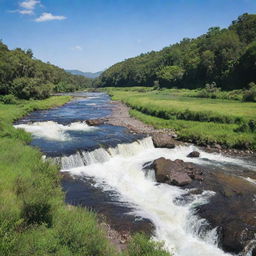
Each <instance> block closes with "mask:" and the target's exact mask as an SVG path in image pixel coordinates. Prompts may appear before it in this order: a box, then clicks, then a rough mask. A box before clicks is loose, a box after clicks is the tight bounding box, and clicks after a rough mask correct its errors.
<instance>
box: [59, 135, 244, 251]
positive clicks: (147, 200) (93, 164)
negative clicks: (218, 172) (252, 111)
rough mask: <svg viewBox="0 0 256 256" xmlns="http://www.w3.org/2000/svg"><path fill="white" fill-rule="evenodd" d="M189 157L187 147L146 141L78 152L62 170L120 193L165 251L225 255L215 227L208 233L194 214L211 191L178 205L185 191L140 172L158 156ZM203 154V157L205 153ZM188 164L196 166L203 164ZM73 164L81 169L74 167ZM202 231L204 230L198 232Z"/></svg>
mask: <svg viewBox="0 0 256 256" xmlns="http://www.w3.org/2000/svg"><path fill="white" fill-rule="evenodd" d="M189 152H191V148H190V147H184V146H182V147H177V148H175V149H160V148H154V146H153V143H152V140H151V138H145V139H143V140H140V141H136V142H133V143H131V144H121V145H118V146H117V147H115V148H109V149H107V150H105V149H98V150H95V151H93V152H80V153H79V154H78V155H76V156H75V157H74V158H73V160H72V161H73V162H72V161H70V165H69V164H68V162H66V163H65V165H64V166H63V170H65V171H68V172H70V174H72V175H76V176H87V177H91V178H93V179H94V181H95V182H96V186H98V187H100V188H101V189H102V190H103V191H113V190H114V191H116V192H118V194H119V197H120V201H124V202H129V204H130V206H132V207H133V209H134V210H133V211H132V214H134V215H135V216H138V217H143V218H148V219H150V220H151V221H152V223H153V224H154V226H155V234H154V238H155V239H157V240H159V241H164V242H165V246H166V248H167V249H168V250H169V251H170V252H172V253H173V254H174V255H177V256H198V255H207V256H223V255H229V254H226V253H224V252H223V251H222V250H221V249H219V248H218V247H217V244H218V235H217V228H216V229H213V230H209V226H208V223H207V222H206V220H203V219H199V218H198V217H196V216H195V214H194V209H195V207H196V206H198V205H201V204H204V203H206V202H207V201H208V199H209V198H210V197H211V196H212V195H213V192H211V191H205V192H204V193H202V194H201V195H191V197H192V199H191V201H190V202H189V203H185V204H177V203H176V202H175V201H176V199H177V198H178V197H182V195H184V194H185V193H187V191H186V190H182V189H180V188H178V187H175V186H170V185H167V184H156V181H155V178H154V175H152V173H153V172H148V171H147V172H146V171H144V170H143V164H144V163H146V162H150V161H153V160H154V159H157V158H159V157H165V158H167V159H171V160H175V159H183V160H187V161H188V159H187V158H186V155H187V153H189ZM201 153H202V154H203V155H204V157H206V155H207V153H203V152H201ZM209 155H211V154H209ZM211 157H212V159H213V160H214V161H222V159H221V158H222V157H223V156H221V155H216V156H214V155H213V156H212V155H211ZM214 157H215V158H214ZM70 159H72V157H70ZM78 159H79V160H78ZM225 159H226V158H225ZM189 160H190V161H193V162H196V163H199V162H200V161H201V162H202V161H204V160H203V159H189ZM226 160H227V161H229V159H226ZM234 161H235V159H234ZM234 161H233V162H234ZM239 161H240V160H239ZM239 163H240V162H238V164H239ZM74 165H76V166H77V165H78V166H80V167H75V168H73V166H74ZM202 226H205V227H206V228H205V229H202Z"/></svg>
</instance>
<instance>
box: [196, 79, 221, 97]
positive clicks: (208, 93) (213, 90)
mask: <svg viewBox="0 0 256 256" xmlns="http://www.w3.org/2000/svg"><path fill="white" fill-rule="evenodd" d="M220 91H221V88H218V87H217V85H216V83H215V82H212V83H211V84H206V85H205V88H204V89H202V90H201V91H199V93H198V96H199V97H202V98H212V99H216V98H217V97H218V93H219V92H220Z"/></svg>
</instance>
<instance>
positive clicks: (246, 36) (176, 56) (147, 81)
mask: <svg viewBox="0 0 256 256" xmlns="http://www.w3.org/2000/svg"><path fill="white" fill-rule="evenodd" d="M255 81H256V15H255V14H247V13H245V14H243V15H241V16H239V17H238V19H237V20H235V21H233V22H232V24H231V25H230V26H229V27H228V28H224V29H220V28H219V27H212V28H210V29H209V30H208V32H207V33H206V34H203V35H201V36H199V37H197V38H194V39H189V38H184V39H183V40H182V41H181V42H179V43H176V44H173V45H170V46H168V47H165V48H164V49H162V50H161V51H152V52H149V53H146V54H141V55H139V56H137V57H134V58H130V59H127V60H125V61H122V62H119V63H117V64H115V65H113V66H111V67H110V68H109V69H107V70H106V71H105V72H103V74H102V75H101V76H100V77H99V78H98V79H97V80H96V81H95V86H103V87H107V86H114V87H122V86H155V87H167V88H172V87H177V88H189V89H195V88H202V87H204V86H205V85H206V84H212V83H215V84H216V85H217V86H218V87H219V88H221V89H224V90H231V89H242V88H246V87H247V86H248V84H249V83H251V82H255Z"/></svg>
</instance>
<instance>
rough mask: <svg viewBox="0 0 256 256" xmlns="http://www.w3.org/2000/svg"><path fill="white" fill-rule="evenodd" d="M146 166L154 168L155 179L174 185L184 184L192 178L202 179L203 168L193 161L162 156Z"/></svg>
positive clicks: (188, 182)
mask: <svg viewBox="0 0 256 256" xmlns="http://www.w3.org/2000/svg"><path fill="white" fill-rule="evenodd" d="M146 168H150V169H154V170H155V176H156V181H157V182H161V183H167V184H171V185H176V186H185V185H188V184H190V183H191V182H192V181H193V180H198V181H202V180H203V170H202V169H201V168H200V167H198V166H196V165H195V164H193V163H186V162H184V161H182V160H179V159H177V160H175V161H172V160H169V159H165V158H163V157H161V158H158V159H156V160H154V161H153V163H152V164H151V165H148V166H147V167H146Z"/></svg>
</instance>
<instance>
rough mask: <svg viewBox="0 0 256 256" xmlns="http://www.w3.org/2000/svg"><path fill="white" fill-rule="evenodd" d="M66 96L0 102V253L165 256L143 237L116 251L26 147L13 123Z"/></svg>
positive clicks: (53, 171) (54, 170)
mask: <svg viewBox="0 0 256 256" xmlns="http://www.w3.org/2000/svg"><path fill="white" fill-rule="evenodd" d="M69 100H70V97H51V98H49V99H47V100H42V101H18V102H17V104H12V105H5V104H0V163H1V164H0V202H1V204H0V255H1V256H28V255H36V256H45V255H59V256H69V255H76V256H80V255H81V256H92V255H94V256H97V255H99V256H114V255H120V256H121V255H125V256H126V255H127V256H133V255H142V256H143V255H145V256H146V255H150V256H157V255H168V254H167V253H166V252H165V254H163V253H162V252H164V251H163V250H162V247H161V246H160V245H158V244H155V243H153V242H151V241H150V240H148V238H146V237H144V236H142V235H138V237H137V236H136V237H135V238H134V239H133V240H132V242H131V245H130V246H129V248H128V249H127V251H125V252H122V253H118V252H117V251H116V250H115V248H114V247H113V246H112V245H111V244H110V242H109V240H108V239H107V237H106V234H105V232H104V231H103V230H102V229H101V228H100V225H99V223H98V220H97V216H96V215H95V214H94V213H92V212H90V211H88V210H86V209H82V208H79V207H70V206H67V205H66V204H65V203H64V193H63V192H62V190H61V186H60V176H59V169H58V167H57V166H56V165H53V164H51V163H49V162H44V161H42V154H41V152H39V151H38V150H37V149H35V148H32V147H30V146H28V145H27V143H28V142H29V141H30V139H31V136H30V135H29V134H27V133H26V132H24V131H23V130H20V129H17V130H16V129H14V128H13V126H12V122H13V121H14V120H17V119H18V118H21V117H22V116H23V115H25V114H27V113H28V112H30V111H32V110H37V109H47V108H50V107H56V106H60V105H62V104H64V103H66V102H67V101H69ZM134 246H136V248H141V250H142V251H141V252H142V253H141V254H134V251H133V250H131V249H130V248H133V247H134ZM144 246H145V248H147V249H146V250H145V251H143V250H144V249H143V248H142V247H144ZM158 252H160V253H162V254H159V253H158Z"/></svg>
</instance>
